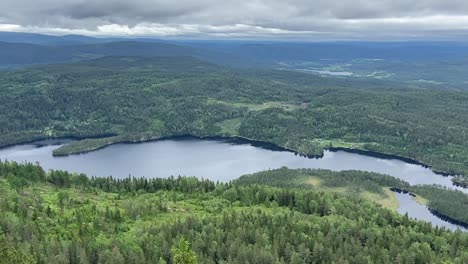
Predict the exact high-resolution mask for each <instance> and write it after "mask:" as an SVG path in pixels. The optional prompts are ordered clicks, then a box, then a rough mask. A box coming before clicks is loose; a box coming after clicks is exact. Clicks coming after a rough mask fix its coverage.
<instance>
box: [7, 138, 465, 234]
mask: <svg viewBox="0 0 468 264" xmlns="http://www.w3.org/2000/svg"><path fill="white" fill-rule="evenodd" d="M69 141H70V140H65V141H64V140H53V141H45V142H36V143H34V144H25V145H17V146H14V147H9V148H4V149H0V160H5V159H7V160H14V161H18V162H23V161H29V162H39V163H40V164H41V166H42V167H43V168H44V169H46V170H48V169H61V170H67V171H71V172H79V173H81V172H82V173H86V174H88V175H90V176H101V177H102V176H110V175H112V176H114V177H116V178H124V177H128V176H129V175H132V176H136V177H141V176H144V177H169V176H178V175H185V176H197V177H200V178H205V179H210V180H213V181H223V182H227V181H230V180H233V179H236V178H238V177H239V176H242V175H245V174H249V173H254V172H258V171H262V170H267V169H276V168H280V167H282V166H286V167H289V168H292V169H294V168H320V169H330V170H334V171H341V170H364V171H372V172H378V173H383V174H388V175H391V176H394V177H397V178H400V179H403V180H405V181H407V182H409V183H410V184H412V185H415V184H439V185H443V186H446V187H449V188H457V189H460V190H463V191H464V192H467V191H468V190H466V189H462V188H459V187H455V186H453V184H452V182H451V178H450V177H444V176H441V175H438V174H435V173H434V172H432V171H431V170H430V169H428V168H424V167H423V166H420V165H415V164H408V163H405V162H403V161H400V160H394V159H381V158H375V157H370V156H365V155H360V154H355V153H348V152H344V151H337V152H331V151H326V152H325V155H324V157H323V158H320V159H310V158H306V157H301V156H298V155H295V154H294V153H291V152H287V151H272V150H268V149H264V148H259V147H254V146H251V145H249V144H232V143H230V142H229V141H227V140H226V141H220V140H200V139H177V140H174V139H171V140H162V141H155V142H147V143H140V144H116V145H112V146H109V147H107V148H104V149H101V150H98V151H94V152H90V153H86V154H81V155H72V156H68V157H53V156H52V151H53V150H54V149H57V148H58V147H60V146H61V145H63V144H65V143H67V142H69ZM396 195H397V198H398V200H399V201H400V208H399V209H398V211H399V212H400V213H403V214H404V213H406V212H408V214H409V216H410V217H413V218H417V219H421V220H425V221H429V222H431V223H433V224H435V225H441V226H442V225H443V226H446V227H448V228H451V229H455V228H456V227H457V226H456V225H452V224H450V223H447V222H445V221H444V220H442V219H439V218H437V217H436V216H434V215H432V214H431V213H430V212H429V210H427V208H426V207H425V206H422V205H420V204H418V203H416V201H414V200H413V199H411V198H410V197H409V196H408V195H404V194H398V193H397V194H396Z"/></svg>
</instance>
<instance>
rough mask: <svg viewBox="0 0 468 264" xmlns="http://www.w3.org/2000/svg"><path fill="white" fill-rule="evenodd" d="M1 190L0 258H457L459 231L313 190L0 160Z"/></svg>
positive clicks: (467, 256)
mask: <svg viewBox="0 0 468 264" xmlns="http://www.w3.org/2000/svg"><path fill="white" fill-rule="evenodd" d="M281 172H285V173H288V171H285V170H278V171H276V174H277V175H279V174H280V173H281ZM317 173H318V174H322V175H325V174H326V172H325V171H319V172H317ZM329 173H330V174H333V173H331V172H329ZM291 174H292V171H289V174H287V175H291ZM358 174H359V173H357V172H354V175H355V176H357V175H358ZM272 177H273V178H278V177H279V176H276V177H275V176H274V175H272ZM333 177H341V176H340V175H339V174H334V176H333ZM257 178H258V177H257ZM358 178H361V180H362V179H364V178H367V179H368V181H369V179H370V178H372V177H369V175H368V174H367V175H366V174H364V175H362V176H358ZM253 179H255V177H254V178H253ZM242 181H243V183H242ZM384 181H387V182H389V183H390V182H392V183H395V182H393V181H394V180H391V179H384ZM247 182H249V183H248V184H247ZM0 192H1V193H2V199H1V200H0V210H1V212H2V214H0V262H1V263H15V264H16V263H115V264H118V263H177V261H179V260H180V259H185V260H189V261H190V262H187V263H197V262H198V263H239V262H242V263H332V262H335V263H364V262H373V263H443V262H445V263H466V262H467V261H468V235H467V234H465V233H461V232H455V233H453V232H448V231H446V230H444V229H439V228H433V227H431V225H430V224H428V223H424V222H416V221H413V220H410V219H408V218H407V217H406V216H400V215H398V214H397V213H396V212H393V211H391V210H388V209H383V208H381V207H379V206H377V205H376V204H375V203H373V202H370V201H367V200H365V199H362V198H358V197H352V196H344V195H343V194H339V193H336V192H322V191H319V190H316V189H314V188H312V187H311V188H298V187H273V186H267V185H263V184H261V183H258V184H257V183H255V182H254V181H252V180H249V178H242V180H239V182H234V183H226V184H224V183H223V184H219V183H218V184H216V183H213V182H209V181H204V180H198V179H196V178H190V177H189V178H184V177H182V178H169V179H130V178H129V179H125V180H115V179H112V178H92V179H89V178H87V177H86V176H85V175H76V174H69V173H67V172H63V171H51V172H48V173H46V172H44V171H43V170H42V169H41V168H40V167H39V166H37V165H33V164H26V165H19V164H17V163H9V162H1V163H0ZM184 263H185V262H184Z"/></svg>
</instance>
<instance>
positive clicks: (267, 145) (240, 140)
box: [0, 134, 468, 189]
mask: <svg viewBox="0 0 468 264" xmlns="http://www.w3.org/2000/svg"><path fill="white" fill-rule="evenodd" d="M116 136H118V135H116V134H102V135H95V136H85V137H84V136H62V137H48V138H47V137H44V138H38V139H36V140H29V141H25V142H20V143H14V144H8V145H4V146H1V147H0V149H4V148H8V147H14V146H19V145H26V144H34V143H35V142H39V141H44V140H85V139H104V138H111V137H116ZM184 139H199V140H218V141H226V142H229V143H233V144H250V145H252V146H255V147H260V148H263V149H268V150H272V151H287V152H291V153H294V154H295V155H299V156H302V157H307V158H310V159H320V158H323V156H324V153H322V154H318V155H313V154H304V153H300V152H298V151H296V150H294V149H290V148H286V147H283V146H280V145H278V144H275V143H271V142H266V141H261V140H256V139H251V138H247V137H243V136H220V135H218V136H195V135H190V134H185V135H172V136H162V137H157V138H148V139H142V140H118V141H115V142H110V143H109V144H103V145H102V146H98V147H96V148H93V149H90V150H87V151H80V152H76V153H67V154H53V156H54V157H57V158H60V157H67V156H71V155H81V154H86V153H89V152H93V151H97V150H100V149H104V148H106V147H109V146H112V145H116V144H139V143H148V142H157V141H163V140H184ZM323 150H324V151H331V152H337V151H344V152H348V153H354V154H360V155H364V156H368V157H374V158H380V159H386V160H392V159H393V160H399V161H403V162H405V163H409V164H414V165H419V166H422V167H424V168H427V169H430V170H431V171H433V172H434V173H435V174H438V175H441V176H444V177H448V176H455V175H457V174H451V173H449V172H446V171H439V170H434V169H432V166H430V165H427V164H425V163H423V162H421V161H418V160H416V159H413V158H408V157H404V156H399V155H396V154H387V153H381V152H376V151H372V150H364V149H356V148H345V147H326V148H324V149H323ZM461 176H464V175H461ZM462 187H463V186H462ZM463 188H465V189H468V188H467V187H463Z"/></svg>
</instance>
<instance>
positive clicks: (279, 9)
mask: <svg viewBox="0 0 468 264" xmlns="http://www.w3.org/2000/svg"><path fill="white" fill-rule="evenodd" d="M0 31H24V32H37V33H50V34H85V35H97V36H134V37H182V38H276V39H292V38H295V39H312V40H320V39H418V38H424V39H459V38H466V35H468V34H467V33H468V0H248V1H244V0H196V1H195V0H0Z"/></svg>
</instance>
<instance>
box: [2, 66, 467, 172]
mask: <svg viewBox="0 0 468 264" xmlns="http://www.w3.org/2000/svg"><path fill="white" fill-rule="evenodd" d="M395 85H396V84H395V83H390V82H383V81H363V80H360V81H358V80H353V81H350V80H348V79H341V78H321V77H318V76H314V75H308V74H301V73H295V72H288V71H269V70H257V71H250V72H246V71H243V70H232V69H225V68H222V67H219V66H216V65H212V64H208V63H203V62H200V61H198V60H196V59H193V58H189V57H178V58H177V59H175V58H167V57H159V58H129V57H106V58H101V59H98V60H92V61H86V62H80V63H75V64H67V65H55V66H54V65H52V66H41V67H35V68H30V69H25V70H18V71H14V72H2V73H0V133H1V134H2V137H1V138H0V145H7V144H14V143H19V142H24V141H28V140H34V139H38V138H44V137H61V136H80V137H92V136H99V135H100V136H102V135H105V136H109V137H108V138H106V139H88V140H84V141H81V142H77V143H74V144H72V145H70V146H68V147H66V148H63V149H59V150H57V151H56V152H55V154H56V155H65V154H69V153H76V152H82V151H89V150H93V149H96V148H99V147H102V146H104V145H107V144H110V143H113V142H120V141H141V140H147V139H153V138H160V137H162V136H173V135H186V134H190V135H194V136H214V135H227V136H232V135H239V136H244V137H247V138H252V139H256V140H262V141H267V142H271V143H275V144H277V145H280V146H283V147H287V148H290V149H293V150H296V151H298V152H300V153H303V154H315V155H317V154H318V155H319V154H321V153H322V151H323V149H324V148H326V147H329V146H335V147H354V148H359V149H367V150H372V151H377V152H384V153H389V154H397V155H401V156H405V157H409V158H414V159H417V160H420V161H422V162H424V163H427V164H430V165H433V167H434V169H436V170H441V171H450V172H458V173H462V174H468V163H467V160H468V140H467V138H466V131H467V130H468V129H467V125H468V105H467V104H466V102H467V101H468V93H466V92H461V91H439V90H430V89H411V88H405V89H403V88H402V89H397V88H389V87H395Z"/></svg>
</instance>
